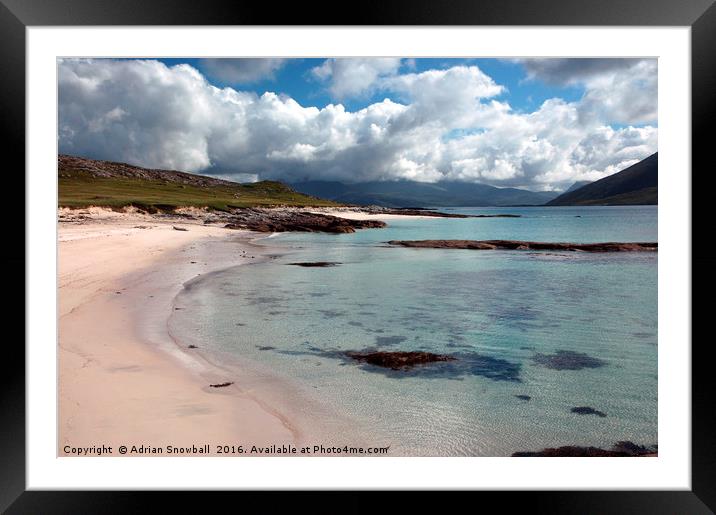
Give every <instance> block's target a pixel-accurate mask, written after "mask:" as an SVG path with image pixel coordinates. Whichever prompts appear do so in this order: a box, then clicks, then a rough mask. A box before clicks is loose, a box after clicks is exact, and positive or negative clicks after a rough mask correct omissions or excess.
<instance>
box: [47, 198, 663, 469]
mask: <svg viewBox="0 0 716 515" xmlns="http://www.w3.org/2000/svg"><path fill="white" fill-rule="evenodd" d="M615 209H616V208H612V209H608V210H607V211H604V210H603V209H600V208H580V209H578V210H574V212H573V211H568V210H567V211H565V210H549V209H547V208H510V209H509V210H505V209H471V208H466V209H464V210H463V211H465V212H466V213H467V214H470V215H478V216H487V215H489V216H495V215H500V214H504V212H507V211H509V213H513V212H515V213H518V214H521V216H522V217H521V218H514V217H513V218H499V217H492V218H479V217H475V218H464V219H462V220H452V219H447V218H441V217H435V216H415V215H404V214H397V213H394V212H392V213H391V212H388V213H376V212H371V211H370V210H369V209H366V210H365V211H361V210H358V209H356V208H339V209H335V208H334V209H325V208H324V209H311V210H310V211H311V212H314V213H318V214H321V215H333V216H339V217H344V218H350V219H353V220H356V219H357V220H368V221H373V220H374V221H385V222H387V223H388V225H387V226H386V227H381V228H376V229H372V228H366V229H362V228H358V230H357V231H355V234H352V233H348V234H330V233H328V232H320V231H318V232H313V231H307V232H306V231H304V232H296V231H297V230H300V227H298V226H300V224H301V223H302V222H301V221H298V222H297V221H296V220H298V219H297V218H293V219H288V218H285V217H286V216H289V217H295V216H297V215H300V213H301V212H302V210H300V209H296V208H283V209H276V210H271V211H270V212H267V211H264V212H261V214H260V216H261V217H263V219H264V220H268V221H269V222H273V221H275V220H288V222H287V223H284V222H281V223H282V224H283V225H284V227H285V229H284V230H286V231H287V232H282V233H274V232H254V231H249V230H244V229H229V228H226V227H225V225H230V226H233V224H230V223H228V224H227V219H226V218H225V215H223V214H217V213H213V212H210V211H206V210H196V209H182V210H177V211H176V212H174V213H173V214H166V213H164V214H163V213H158V214H153V215H149V214H146V213H141V212H139V211H137V210H136V209H132V208H128V209H125V210H123V211H122V212H116V211H112V210H109V209H100V208H88V209H79V210H77V209H76V210H68V209H64V208H62V209H60V212H59V214H60V217H59V218H60V223H59V231H58V241H59V245H58V251H59V313H58V316H59V348H58V352H59V442H58V454H59V455H78V451H77V450H78V449H85V448H90V449H91V448H92V447H93V446H98V445H102V446H107V447H111V448H113V451H111V452H110V454H111V455H119V454H118V453H117V449H118V448H119V446H121V445H127V446H128V447H129V448H130V449H131V448H132V446H134V447H136V448H137V449H138V451H137V452H136V453H131V452H130V453H129V454H130V455H143V456H147V455H157V454H164V455H166V454H171V455H192V456H195V455H205V454H208V455H219V454H225V453H226V452H224V449H228V454H229V455H236V452H235V449H236V448H237V447H238V446H242V447H243V448H244V449H248V448H251V447H252V446H258V447H259V448H261V449H262V450H260V451H259V452H256V453H249V455H252V454H253V455H256V454H262V455H280V454H285V453H286V452H285V451H284V449H300V448H302V447H307V446H308V447H311V448H313V446H327V448H330V447H331V446H338V447H343V446H349V447H369V446H375V447H376V448H377V447H382V448H389V449H390V451H389V455H391V456H509V455H512V454H513V453H520V452H532V450H535V451H536V450H539V449H547V448H559V450H558V451H555V452H559V453H562V452H572V451H564V450H563V449H567V447H565V446H574V445H576V446H578V447H577V449H579V452H582V450H583V449H586V448H588V447H589V448H591V446H594V445H599V446H600V448H601V449H610V448H612V446H614V445H615V444H617V443H618V442H627V443H629V444H630V445H631V442H636V444H635V445H634V446H633V448H634V449H637V452H638V453H641V454H643V453H644V452H651V451H650V450H651V447H649V448H646V447H644V448H641V447H640V446H641V445H647V446H650V445H652V444H653V443H654V442H655V441H656V432H655V428H656V426H655V424H654V421H655V415H656V413H655V397H653V395H654V391H655V390H654V386H653V385H654V384H655V379H656V376H655V375H654V367H653V364H654V363H655V361H652V358H653V356H655V350H656V321H655V318H654V316H655V313H654V312H653V310H652V308H651V306H653V305H655V304H654V303H652V302H645V303H643V304H642V305H639V304H635V303H634V302H633V299H635V298H637V297H638V298H647V299H650V298H652V297H653V296H654V295H655V289H654V288H652V287H651V286H650V285H651V284H654V283H653V274H654V273H655V271H656V253H655V252H648V253H644V252H617V253H614V252H612V253H606V254H603V253H593V252H587V253H579V252H578V253H574V252H557V253H555V252H554V251H551V252H550V251H545V252H542V253H540V252H534V251H529V250H523V251H519V250H507V251H504V250H492V251H491V252H489V253H487V254H483V253H478V254H475V253H474V251H473V250H465V251H463V250H460V249H457V250H455V249H441V248H433V249H431V248H427V249H416V248H400V246H396V245H387V243H388V242H394V240H396V241H398V242H399V243H400V242H401V241H403V240H402V238H404V237H405V236H407V235H410V238H411V239H413V238H417V239H418V240H419V241H423V242H428V243H429V242H430V241H433V240H434V239H435V238H439V237H442V238H444V237H446V236H449V237H450V238H451V239H450V240H444V241H457V242H460V241H463V240H464V239H465V237H467V236H472V235H480V237H485V238H490V240H485V241H488V243H489V241H492V240H493V239H494V238H495V237H497V236H502V235H505V234H507V235H510V236H512V237H514V238H520V239H524V238H526V237H532V236H533V235H538V236H539V237H540V239H542V240H544V241H565V240H568V239H569V238H567V237H565V235H571V234H574V231H577V230H578V231H583V230H584V229H585V228H586V229H588V230H589V231H591V233H592V235H591V236H590V235H587V236H586V238H585V239H584V241H586V242H589V241H602V240H603V241H611V240H617V239H619V237H620V235H625V236H621V237H623V238H628V239H629V240H633V241H650V239H651V238H652V237H653V234H654V231H655V217H652V211H651V210H650V209H648V208H641V209H631V210H629V209H627V211H630V213H631V217H632V218H634V217H639V220H641V222H640V223H639V224H630V225H628V226H626V225H625V226H620V225H617V224H616V223H615V220H617V218H618V219H626V216H625V214H626V213H623V212H622V211H624V209H616V210H615ZM305 211H309V210H305ZM305 211H304V212H305ZM609 213H611V214H609ZM576 214H579V215H580V216H579V217H577V216H576ZM607 214H609V216H606V215H607ZM282 217H284V218H282ZM585 220H586V221H587V223H585ZM292 224H294V225H296V226H297V227H296V229H293V226H294V225H292ZM590 238H591V239H590ZM436 241H438V243H440V242H442V241H443V240H436ZM465 241H467V240H465ZM407 243H411V242H410V241H408V242H407ZM467 243H471V242H470V241H467ZM478 243H480V242H478ZM483 243H484V242H483ZM503 243H504V242H503ZM509 243H510V242H509V241H507V242H506V244H509ZM518 243H520V242H518ZM521 243H522V244H524V243H530V242H525V241H522V242H521ZM532 243H534V242H532ZM508 246H509V245H508ZM587 246H588V244H587ZM319 264H320V265H321V266H320V267H317V266H316V265H319ZM296 265H301V266H296ZM308 265H310V266H308ZM324 265H327V266H324ZM597 274H598V277H596V275H597ZM627 276H628V277H630V278H631V282H629V281H626V280H625V277H627ZM515 277H518V278H519V279H520V284H530V285H533V286H534V287H531V288H530V289H529V290H525V289H516V288H515V284H516V283H515ZM585 284H586V285H588V287H589V288H590V291H591V292H592V298H599V299H607V298H609V299H618V303H616V304H614V303H613V302H612V303H609V302H601V303H600V304H599V305H594V304H592V305H591V307H590V311H589V313H587V312H586V311H585V309H584V308H585V306H584V304H583V302H584V299H583V297H582V295H581V293H579V292H581V289H582V288H583V287H584V285H585ZM627 285H628V286H627ZM635 285H639V286H638V288H636V287H635ZM485 288H487V289H485ZM482 299H485V300H484V301H482ZM630 299H632V300H630ZM626 304H629V305H632V306H642V307H641V308H639V309H638V311H634V309H632V310H631V311H628V310H625V309H624V308H623V306H624V305H626ZM536 306H541V307H542V308H541V309H537V307H536ZM632 311H633V313H632ZM615 321H617V322H615ZM603 335H606V336H603ZM374 351H381V352H383V353H384V354H385V353H386V352H387V353H388V354H390V353H391V352H393V353H395V352H396V351H398V352H401V351H402V352H406V353H413V354H416V353H417V354H420V353H426V352H427V353H434V355H436V356H438V357H441V356H442V357H447V358H446V359H445V360H443V362H442V363H434V364H432V365H430V366H425V367H422V366H418V367H416V368H414V369H405V370H402V369H401V370H391V369H390V368H385V367H376V366H372V365H371V364H369V363H363V362H360V360H356V359H355V358H351V356H361V355H367V354H366V353H370V352H374ZM565 360H566V361H567V362H568V363H566V364H564V363H563V362H565ZM617 363H618V365H619V366H618V367H616V368H615V365H616V364H617ZM614 374H619V377H620V379H619V380H618V381H614V380H608V381H607V380H605V378H607V377H610V378H612V379H613V376H614ZM627 382H628V383H629V385H630V391H631V392H632V395H631V396H630V397H629V398H625V397H624V396H623V395H621V394H620V391H619V388H620V386H619V385H622V384H625V383H627ZM575 410H576V411H575ZM207 446H208V447H207ZM169 447H178V448H179V449H180V450H179V451H178V452H177V451H173V452H171V453H167V452H166V450H167V449H168V448H169ZM615 448H616V447H615ZM102 449H103V450H102V452H103V453H106V451H104V447H102ZM629 449H631V447H630V448H629ZM550 452H552V451H550ZM595 452H597V451H595ZM599 452H602V451H599ZM605 452H612V451H605ZM614 452H624V451H623V450H622V448H621V447H619V450H617V451H614ZM628 452H632V451H628ZM90 454H91V453H90ZM97 454H98V453H95V454H91V455H97ZM317 454H322V455H330V454H338V453H336V452H333V451H323V450H321V451H319V452H318V453H317Z"/></svg>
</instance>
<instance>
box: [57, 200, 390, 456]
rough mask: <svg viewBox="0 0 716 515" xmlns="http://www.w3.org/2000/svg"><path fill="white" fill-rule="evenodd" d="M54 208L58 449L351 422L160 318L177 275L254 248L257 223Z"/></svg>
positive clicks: (255, 441) (228, 437) (232, 262)
mask: <svg viewBox="0 0 716 515" xmlns="http://www.w3.org/2000/svg"><path fill="white" fill-rule="evenodd" d="M59 213H60V224H59V229H58V242H59V245H58V253H59V271H58V273H59V281H58V288H59V290H58V299H59V313H58V316H59V321H58V323H59V346H58V365H59V370H58V375H59V385H58V392H59V399H58V402H59V421H58V423H59V427H58V434H59V441H58V455H60V456H63V455H75V453H76V451H75V449H78V448H85V447H91V446H96V445H105V446H111V447H112V448H113V453H112V454H113V455H119V454H118V453H117V448H118V446H120V445H128V446H130V448H131V445H136V446H140V445H144V446H145V448H153V447H163V448H166V447H167V446H191V445H204V444H210V449H211V452H210V453H209V454H211V455H215V454H217V453H216V446H218V445H234V444H236V445H239V444H244V445H245V444H247V443H248V444H250V445H258V446H265V445H281V444H287V445H301V444H304V443H306V442H317V441H320V442H327V441H328V440H330V439H331V436H330V435H331V434H333V432H334V431H336V430H337V428H339V427H340V428H341V429H340V430H338V431H337V433H336V434H341V435H342V436H343V437H347V435H348V432H347V428H348V427H349V426H352V424H351V422H349V421H348V422H347V421H342V420H340V419H339V417H336V416H334V414H332V413H329V412H326V411H325V410H324V408H323V407H322V406H321V405H320V402H316V400H315V399H314V400H313V401H309V400H308V399H306V398H304V397H301V394H300V392H298V391H297V389H296V388H295V385H287V384H284V383H283V382H282V380H281V378H276V377H272V376H271V374H270V372H267V371H265V370H260V367H256V364H254V366H253V367H251V366H249V367H244V368H243V369H242V368H240V367H236V366H230V365H228V364H227V363H224V362H221V360H217V359H216V357H214V356H206V355H204V354H203V353H202V351H201V349H190V348H186V347H187V346H186V345H184V344H182V343H181V342H179V341H177V340H176V339H175V337H174V335H172V334H171V333H170V331H169V329H168V325H167V322H168V320H169V317H170V316H171V315H172V314H173V313H180V312H178V311H175V310H177V309H181V308H177V307H174V305H173V303H174V300H175V297H176V295H177V294H178V293H179V292H180V291H181V289H182V288H183V287H184V286H183V285H184V284H185V283H186V282H187V281H190V280H192V279H197V278H199V277H200V276H201V275H202V274H209V273H211V272H213V271H217V270H222V269H225V268H227V267H231V266H236V265H241V264H247V263H251V262H256V261H258V260H261V259H265V258H266V257H265V256H264V255H263V254H265V253H266V252H267V248H266V247H263V246H261V245H257V244H255V243H252V240H256V239H260V238H265V237H266V236H267V235H266V234H260V233H254V232H251V231H243V230H231V229H225V228H223V226H222V225H221V224H203V223H202V222H201V221H198V220H189V219H182V218H178V217H158V216H153V215H148V214H143V213H139V212H129V213H126V212H122V213H119V212H114V211H111V210H108V209H101V208H89V209H84V210H68V209H60V212H59ZM332 214H333V213H332ZM335 215H336V216H361V213H346V212H341V211H336V212H335ZM364 216H368V217H373V218H375V219H380V218H379V215H367V214H365V215H364ZM392 216H396V215H382V218H383V219H386V218H389V217H392ZM234 365H235V364H234ZM225 383H232V384H230V385H228V386H221V387H212V386H211V385H223V384H225ZM314 417H315V420H319V419H320V420H322V421H324V422H325V421H330V422H328V423H323V427H318V426H317V425H316V424H315V422H314ZM358 440H360V438H358V437H356V436H355V435H354V436H352V437H350V441H351V442H352V443H355V442H357V441H358ZM178 454H179V455H181V454H182V453H178ZM144 455H146V453H144ZM192 455H193V454H192Z"/></svg>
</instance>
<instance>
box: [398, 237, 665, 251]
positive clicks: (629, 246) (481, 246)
mask: <svg viewBox="0 0 716 515" xmlns="http://www.w3.org/2000/svg"><path fill="white" fill-rule="evenodd" d="M388 244H389V245H397V246H401V247H411V248H428V249H469V250H561V251H581V252H638V251H656V250H657V249H658V243H656V242H653V243H641V242H636V243H630V242H623V243H620V242H607V243H545V242H539V241H518V240H391V241H389V242H388Z"/></svg>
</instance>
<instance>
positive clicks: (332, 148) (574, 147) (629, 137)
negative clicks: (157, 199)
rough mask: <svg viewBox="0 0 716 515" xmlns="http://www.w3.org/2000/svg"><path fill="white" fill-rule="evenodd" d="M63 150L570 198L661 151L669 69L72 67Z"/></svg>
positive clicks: (462, 62) (134, 160)
mask: <svg viewBox="0 0 716 515" xmlns="http://www.w3.org/2000/svg"><path fill="white" fill-rule="evenodd" d="M58 81H59V83H58V88H59V134H58V140H59V151H60V152H61V153H67V154H74V155H80V156H85V157H90V158H95V159H107V160H113V161H123V162H127V163H131V164H135V165H139V166H145V167H151V168H168V169H175V170H184V171H190V172H195V173H202V174H206V175H216V176H221V177H224V178H230V179H233V180H238V181H248V180H256V179H257V178H260V179H279V180H285V181H290V182H294V181H301V180H308V179H310V180H339V181H344V182H360V181H367V180H395V179H410V180H417V181H426V182H435V181H439V180H443V179H448V180H460V181H470V182H480V183H485V184H491V185H493V186H500V187H502V186H512V187H520V188H527V189H532V190H552V189H564V188H566V187H568V186H569V185H571V184H572V183H573V182H575V181H580V180H596V179H600V178H602V177H604V176H606V175H609V174H612V173H615V172H617V171H619V170H621V169H623V168H625V167H627V166H629V165H631V164H633V163H635V162H637V161H639V160H641V159H643V158H644V157H646V156H648V155H650V154H652V153H654V152H656V150H657V133H658V129H657V126H658V125H657V62H656V60H655V59H399V58H340V59H122V60H115V59H92V60H87V59H62V60H59V62H58Z"/></svg>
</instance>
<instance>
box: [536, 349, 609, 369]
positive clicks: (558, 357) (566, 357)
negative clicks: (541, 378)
mask: <svg viewBox="0 0 716 515" xmlns="http://www.w3.org/2000/svg"><path fill="white" fill-rule="evenodd" d="M532 360H533V361H534V362H535V363H537V364H539V365H542V366H543V367H547V368H553V369H555V370H581V369H583V368H599V367H602V366H604V365H606V362H605V361H602V360H601V359H598V358H593V357H591V356H589V355H587V354H583V353H581V352H573V351H569V350H558V351H557V352H555V353H554V354H541V353H537V354H535V355H534V356H532Z"/></svg>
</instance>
